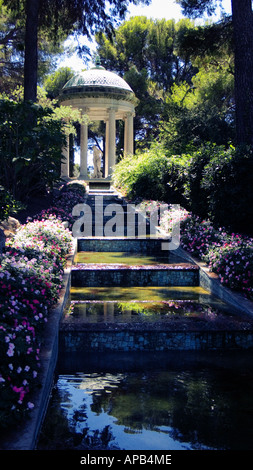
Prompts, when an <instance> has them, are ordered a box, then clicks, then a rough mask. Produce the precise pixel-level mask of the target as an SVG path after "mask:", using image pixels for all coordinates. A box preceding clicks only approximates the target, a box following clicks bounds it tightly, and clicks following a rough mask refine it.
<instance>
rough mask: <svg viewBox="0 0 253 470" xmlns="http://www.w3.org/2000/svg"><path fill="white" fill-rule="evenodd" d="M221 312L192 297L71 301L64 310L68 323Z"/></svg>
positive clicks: (205, 315)
mask: <svg viewBox="0 0 253 470" xmlns="http://www.w3.org/2000/svg"><path fill="white" fill-rule="evenodd" d="M219 314H220V312H219V311H218V310H216V309H215V308H214V307H212V306H210V305H208V304H203V303H198V302H192V301H189V300H187V301H167V302H166V301H164V302H150V301H149V302H148V301H144V302H101V301H83V302H81V301H76V302H71V304H70V306H69V308H68V309H67V310H66V312H65V317H64V321H65V323H66V322H68V323H70V322H74V323H76V324H78V322H79V321H82V322H85V323H101V322H103V323H108V322H110V323H135V322H140V323H142V322H155V321H156V322H157V321H159V322H161V321H162V322H166V321H167V322H168V321H169V320H171V319H175V318H177V317H180V318H182V317H185V318H192V317H195V318H196V317H197V318H202V319H206V320H210V321H211V320H212V321H214V320H215V319H216V317H217V316H218V315H219Z"/></svg>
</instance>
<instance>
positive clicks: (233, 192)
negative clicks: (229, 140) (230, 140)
mask: <svg viewBox="0 0 253 470" xmlns="http://www.w3.org/2000/svg"><path fill="white" fill-rule="evenodd" d="M201 188H202V191H204V193H205V194H207V195H208V212H209V214H210V216H211V219H212V221H213V222H214V223H215V224H216V225H217V224H218V223H219V224H220V223H223V224H224V225H225V226H226V227H229V228H230V229H231V230H235V231H241V232H243V233H248V234H253V191H252V188H253V151H252V148H251V147H244V146H241V147H237V148H236V149H235V148H233V147H230V148H229V149H228V150H227V151H224V150H222V149H221V150H220V152H219V153H217V152H215V153H214V155H213V156H212V158H211V160H210V162H209V163H208V164H207V165H206V166H205V168H204V171H203V178H202V181H201Z"/></svg>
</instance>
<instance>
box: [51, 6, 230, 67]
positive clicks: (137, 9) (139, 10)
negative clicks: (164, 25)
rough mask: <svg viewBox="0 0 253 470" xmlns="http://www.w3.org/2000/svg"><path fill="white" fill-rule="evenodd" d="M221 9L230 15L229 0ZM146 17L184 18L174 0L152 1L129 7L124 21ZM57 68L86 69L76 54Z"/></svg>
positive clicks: (90, 45) (89, 44)
mask: <svg viewBox="0 0 253 470" xmlns="http://www.w3.org/2000/svg"><path fill="white" fill-rule="evenodd" d="M222 5H223V8H224V9H225V12H226V13H227V14H231V0H223V1H222ZM142 15H143V16H147V17H148V18H153V19H162V18H165V19H166V20H171V19H175V20H176V21H178V20H180V19H181V18H184V16H183V15H182V11H181V7H180V6H179V5H178V4H176V2H175V0H152V2H151V4H150V5H149V6H143V5H138V6H135V5H130V7H129V13H128V16H127V18H126V19H129V18H130V17H131V16H142ZM84 43H85V44H87V41H85V40H84ZM88 46H89V47H91V49H92V50H93V49H94V46H93V47H92V44H91V43H88ZM58 66H59V67H71V68H72V69H74V70H75V71H76V72H79V71H81V70H82V69H85V68H87V65H86V64H84V62H83V61H82V60H81V59H79V58H78V57H77V56H76V54H74V55H73V56H71V58H66V59H64V60H62V61H61V62H60V63H59V64H58Z"/></svg>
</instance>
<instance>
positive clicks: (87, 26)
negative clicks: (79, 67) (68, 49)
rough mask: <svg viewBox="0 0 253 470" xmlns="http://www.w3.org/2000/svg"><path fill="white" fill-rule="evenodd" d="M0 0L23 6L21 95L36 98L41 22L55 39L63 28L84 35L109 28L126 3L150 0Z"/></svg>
mask: <svg viewBox="0 0 253 470" xmlns="http://www.w3.org/2000/svg"><path fill="white" fill-rule="evenodd" d="M4 3H5V4H6V5H7V6H8V7H9V8H10V9H11V10H16V11H19V10H20V9H22V8H23V9H24V10H25V15H26V36H25V50H26V53H25V54H26V58H25V68H24V88H25V91H24V96H25V99H29V100H32V101H36V98H37V95H36V90H37V67H38V56H37V54H38V52H37V51H38V29H39V28H40V27H41V26H44V27H47V28H48V29H51V30H52V34H53V35H54V38H55V41H56V42H57V41H58V40H59V33H60V35H61V34H62V33H63V32H64V33H67V34H70V33H73V32H76V33H77V34H83V35H85V36H87V37H91V36H92V35H93V34H94V33H95V31H96V30H98V29H104V30H107V31H110V32H112V30H113V27H114V26H115V24H116V23H117V21H118V20H119V19H123V18H124V16H125V14H126V12H127V8H128V6H129V4H130V3H134V4H138V3H143V4H146V5H148V4H149V3H150V0H123V1H121V0H110V1H109V2H107V1H106V0H74V1H71V2H69V0H22V1H20V2H19V1H18V0H4ZM108 4H109V5H108ZM108 6H109V8H108Z"/></svg>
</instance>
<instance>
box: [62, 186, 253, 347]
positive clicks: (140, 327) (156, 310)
mask: <svg viewBox="0 0 253 470" xmlns="http://www.w3.org/2000/svg"><path fill="white" fill-rule="evenodd" d="M85 204H86V205H87V207H86V209H87V208H89V209H88V211H91V212H89V214H90V213H92V229H91V231H92V233H91V236H81V237H79V238H78V240H77V253H76V256H75V259H74V264H73V266H72V271H71V290H70V299H69V304H68V306H67V309H66V312H65V316H64V318H63V320H62V322H61V327H60V350H61V351H63V352H64V353H67V352H68V351H69V352H70V351H71V352H73V351H86V352H87V351H104V350H107V351H108V350H111V351H115V350H117V351H136V350H138V351H142V350H148V351H161V350H162V351H163V350H168V349H169V350H170V349H202V348H204V349H205V348H206V349H216V348H219V347H221V345H222V344H226V342H227V341H228V342H230V343H231V341H232V343H233V341H234V339H233V338H232V337H231V336H230V337H229V338H230V339H226V338H225V339H224V331H223V330H224V328H223V330H222V331H221V328H220V327H219V326H218V330H219V334H217V325H216V323H217V322H218V325H219V321H220V319H216V323H215V322H212V323H211V322H210V319H208V321H206V320H203V315H202V323H201V321H198V320H199V318H198V313H199V311H200V310H201V309H202V306H204V309H205V308H206V309H207V311H210V309H211V308H218V309H219V310H220V311H221V317H220V318H221V322H222V319H223V314H222V312H223V311H225V310H226V306H225V305H223V304H222V302H220V301H218V300H217V299H215V298H213V297H212V296H211V295H210V293H209V292H208V291H206V290H204V289H203V288H202V287H200V282H199V267H198V266H197V265H196V264H193V263H192V262H189V261H188V259H187V257H184V255H183V257H182V253H181V251H180V250H179V252H178V253H177V250H176V251H175V252H174V251H168V250H164V242H166V241H167V240H166V239H165V238H164V237H163V236H162V235H160V234H158V235H157V234H156V236H154V234H153V227H152V230H151V231H150V227H151V224H150V221H149V220H148V219H146V218H145V217H143V218H142V219H140V214H138V213H135V214H133V213H131V219H130V222H129V206H128V204H127V203H126V201H125V200H124V199H122V198H120V197H118V196H117V194H113V193H111V192H108V193H107V192H106V191H104V192H103V194H102V195H101V193H99V192H96V191H95V190H94V191H92V192H91V193H90V194H88V196H87V199H86V201H85ZM129 224H130V225H129ZM140 224H141V236H139V234H140ZM144 226H145V229H144ZM150 232H151V235H150ZM108 233H109V235H108ZM145 233H146V235H145ZM106 234H107V235H106ZM194 309H195V310H194ZM195 311H196V312H195ZM182 312H184V313H182ZM215 325H216V326H215ZM200 326H201V328H200ZM237 327H238V325H236V328H237ZM233 328H234V329H235V326H233ZM212 330H213V331H212ZM228 333H229V332H228ZM246 333H247V332H246ZM231 338H232V339H231ZM244 339H245V338H244ZM244 339H243V338H242V340H241V339H240V341H244ZM247 340H249V338H247ZM251 342H253V337H252V339H251ZM230 346H231V344H230Z"/></svg>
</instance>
